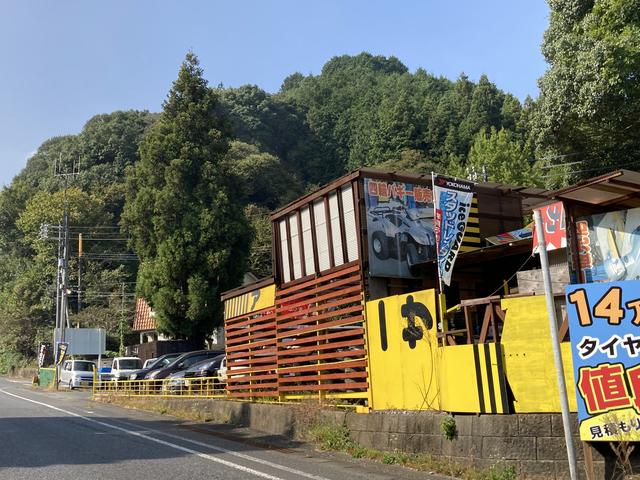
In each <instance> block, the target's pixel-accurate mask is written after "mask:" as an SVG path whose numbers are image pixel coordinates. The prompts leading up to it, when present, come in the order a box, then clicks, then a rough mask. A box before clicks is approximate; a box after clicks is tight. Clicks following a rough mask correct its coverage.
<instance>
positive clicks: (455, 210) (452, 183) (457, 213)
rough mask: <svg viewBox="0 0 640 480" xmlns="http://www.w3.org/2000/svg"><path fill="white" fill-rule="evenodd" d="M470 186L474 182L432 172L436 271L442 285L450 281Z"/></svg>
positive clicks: (470, 196)
mask: <svg viewBox="0 0 640 480" xmlns="http://www.w3.org/2000/svg"><path fill="white" fill-rule="evenodd" d="M473 190H474V183H473V182H467V181H464V180H456V179H454V178H450V177H443V176H441V175H436V174H434V175H433V198H434V207H435V219H434V230H435V235H436V244H437V246H438V248H437V253H438V272H439V275H440V279H441V280H442V281H443V282H444V283H445V285H450V283H451V275H452V273H453V264H454V263H455V260H456V257H457V255H458V252H459V251H460V246H461V245H462V239H463V238H464V231H465V229H466V228H467V220H468V219H469V213H470V211H471V201H472V200H473Z"/></svg>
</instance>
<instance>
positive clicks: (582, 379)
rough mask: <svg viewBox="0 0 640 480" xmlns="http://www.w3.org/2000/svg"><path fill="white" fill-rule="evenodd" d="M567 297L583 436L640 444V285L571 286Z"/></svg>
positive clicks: (579, 415)
mask: <svg viewBox="0 0 640 480" xmlns="http://www.w3.org/2000/svg"><path fill="white" fill-rule="evenodd" d="M566 295H567V314H568V319H569V332H570V338H571V354H572V358H573V372H574V381H575V390H576V399H577V406H578V422H579V430H580V438H581V439H582V440H584V441H638V440H640V333H639V332H638V327H640V281H626V282H610V283H609V282H607V283H584V284H577V285H568V286H567V287H566Z"/></svg>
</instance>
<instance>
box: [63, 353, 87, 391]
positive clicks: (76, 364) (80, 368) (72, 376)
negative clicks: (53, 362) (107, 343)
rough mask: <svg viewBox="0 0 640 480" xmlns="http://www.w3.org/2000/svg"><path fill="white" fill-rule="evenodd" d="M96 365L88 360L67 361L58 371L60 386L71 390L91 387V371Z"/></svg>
mask: <svg viewBox="0 0 640 480" xmlns="http://www.w3.org/2000/svg"><path fill="white" fill-rule="evenodd" d="M95 368H96V364H95V363H93V362H90V361H88V360H67V361H65V362H64V363H63V364H62V368H61V369H60V380H59V383H60V384H61V385H64V386H67V387H69V389H71V390H73V389H74V388H78V387H90V386H91V385H93V371H94V369H95Z"/></svg>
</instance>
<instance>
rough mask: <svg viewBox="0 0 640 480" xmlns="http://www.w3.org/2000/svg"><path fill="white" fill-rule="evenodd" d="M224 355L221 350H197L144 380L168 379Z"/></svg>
mask: <svg viewBox="0 0 640 480" xmlns="http://www.w3.org/2000/svg"><path fill="white" fill-rule="evenodd" d="M222 353H224V352H222V351H220V350H196V351H195V352H188V353H184V354H182V355H180V356H179V357H178V358H176V359H175V360H174V361H173V362H171V363H170V364H169V365H167V366H166V367H163V368H160V369H158V370H153V371H151V372H149V373H147V375H146V376H145V377H144V378H147V379H152V380H160V379H162V378H167V377H168V376H169V375H171V374H172V373H173V372H177V371H179V370H185V369H187V368H189V367H190V366H192V365H194V364H196V363H198V362H202V361H203V360H207V359H208V358H213V357H217V356H218V355H220V354H222Z"/></svg>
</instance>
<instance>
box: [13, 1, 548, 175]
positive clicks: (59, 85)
mask: <svg viewBox="0 0 640 480" xmlns="http://www.w3.org/2000/svg"><path fill="white" fill-rule="evenodd" d="M547 23H548V7H547V4H546V2H545V1H544V0H529V1H527V2H520V1H513V0H490V1H488V2H478V1H472V0H458V1H455V2H446V1H442V0H411V1H410V0H395V1H391V0H387V1H379V0H316V1H303V0H279V1H276V0H271V1H269V0H227V1H222V0H219V1H218V0H208V1H205V0H202V1H192V0H183V1H168V0H135V1H131V0H109V1H86V0H76V1H72V0H56V1H54V0H28V1H21V0H2V1H0V61H1V64H0V72H1V74H0V162H1V163H0V165H2V169H1V170H0V184H5V185H6V184H8V183H9V182H10V181H11V179H12V178H13V176H14V175H15V174H16V173H18V172H19V171H20V170H21V169H22V168H23V167H24V165H25V162H26V159H27V157H28V156H29V155H30V154H31V153H32V152H34V151H35V150H36V149H37V148H38V146H39V145H40V144H41V143H42V142H43V141H44V140H46V139H47V138H50V137H52V136H56V135H64V134H73V133H78V132H79V131H80V130H81V129H82V126H83V125H84V123H85V122H86V121H87V120H88V119H89V118H91V117H92V116H93V115H95V114H98V113H108V112H112V111H114V110H123V109H132V108H133V109H147V110H151V111H159V110H160V108H161V104H162V101H163V99H164V98H165V96H166V94H167V92H168V90H169V88H170V86H171V82H172V81H173V80H174V79H175V77H176V75H177V71H178V67H179V65H180V63H181V61H182V60H183V58H184V55H185V53H186V52H187V51H188V50H189V49H192V50H193V51H194V52H195V53H196V54H197V55H198V56H199V58H200V61H201V64H202V67H203V68H204V70H205V76H206V78H207V79H208V80H209V82H210V84H211V85H218V84H219V83H222V84H223V85H225V86H233V87H235V86H239V85H243V84H247V83H250V84H256V85H258V86H260V87H261V88H264V89H265V90H267V91H271V92H274V91H277V90H278V89H279V87H280V84H281V82H282V80H283V79H284V78H285V77H286V76H287V75H289V74H291V73H293V72H296V71H299V72H301V73H304V74H309V73H313V74H316V73H318V72H319V71H320V69H321V68H322V65H323V64H324V63H325V62H326V61H327V60H329V59H330V58H331V57H333V56H335V55H342V54H357V53H359V52H361V51H368V52H370V53H372V54H379V55H395V56H396V57H398V58H399V59H400V60H401V61H402V62H403V63H404V64H405V65H407V67H409V69H410V70H411V71H415V70H416V69H417V68H419V67H422V68H424V69H426V70H427V71H428V72H430V73H433V74H436V75H443V76H446V77H449V78H452V79H455V78H456V77H457V76H458V75H459V74H460V72H462V71H464V72H465V73H467V75H469V77H470V78H471V79H473V80H477V79H478V77H479V76H480V75H481V74H482V73H486V74H487V75H488V76H489V79H490V80H491V81H493V82H495V83H496V84H497V86H498V87H499V88H501V89H503V90H505V91H508V92H511V93H513V94H515V95H516V96H518V97H519V98H520V99H524V98H525V97H526V95H531V96H533V97H536V96H537V95H538V88H537V83H536V81H537V79H538V77H540V76H541V75H542V73H543V72H544V70H545V69H546V64H545V62H544V59H543V57H542V55H541V53H540V43H541V41H542V34H543V32H544V30H545V28H546V26H547Z"/></svg>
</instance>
